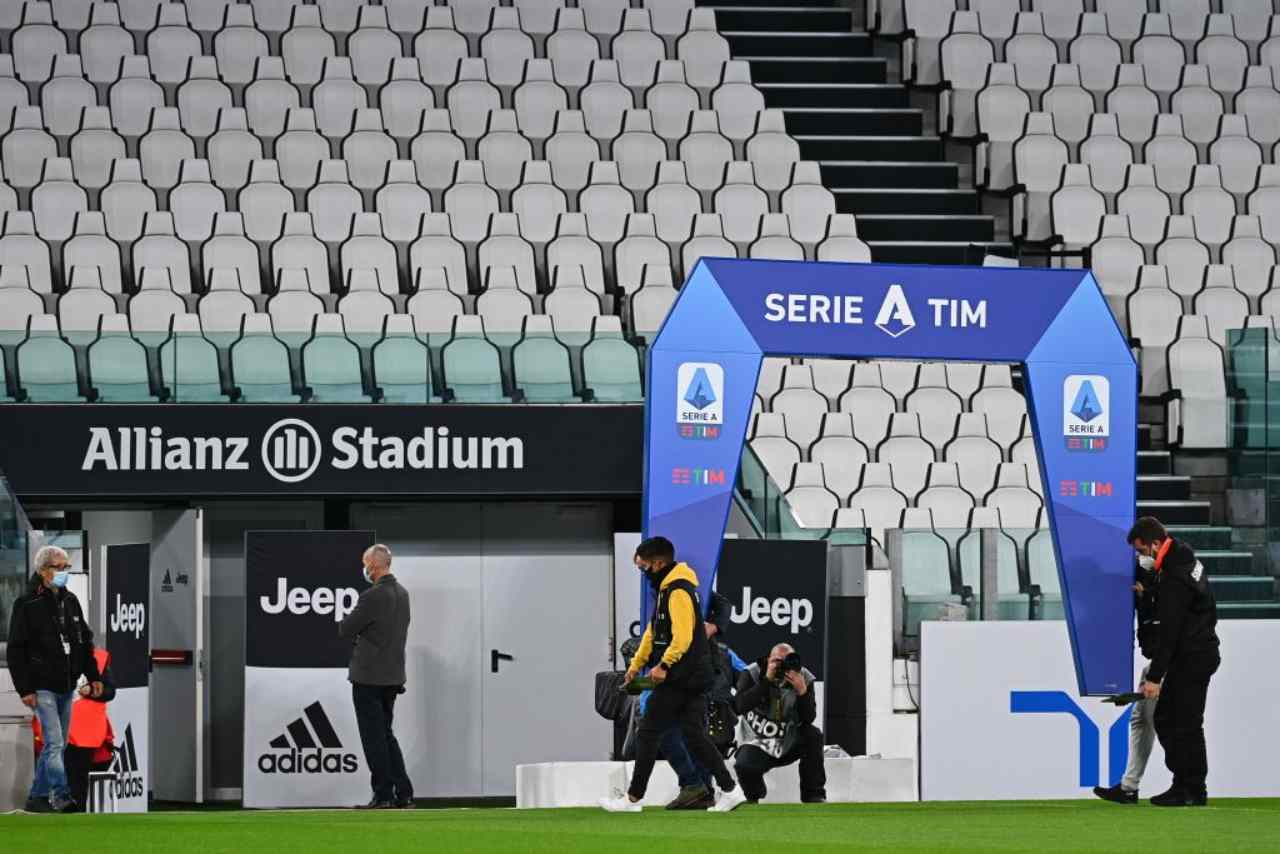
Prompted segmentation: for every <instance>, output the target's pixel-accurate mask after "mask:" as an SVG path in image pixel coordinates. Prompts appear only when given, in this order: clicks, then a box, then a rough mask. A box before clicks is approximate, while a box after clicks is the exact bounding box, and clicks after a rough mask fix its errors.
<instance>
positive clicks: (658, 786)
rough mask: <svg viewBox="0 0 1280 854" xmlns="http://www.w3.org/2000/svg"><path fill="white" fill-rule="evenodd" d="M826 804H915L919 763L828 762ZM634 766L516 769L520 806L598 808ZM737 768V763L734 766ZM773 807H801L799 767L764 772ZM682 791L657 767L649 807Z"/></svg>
mask: <svg viewBox="0 0 1280 854" xmlns="http://www.w3.org/2000/svg"><path fill="white" fill-rule="evenodd" d="M825 764H826V770H827V801H828V802H830V803H855V802H856V803H889V802H903V801H914V800H915V799H916V790H915V763H914V762H912V761H911V760H910V759H870V758H868V757H856V758H850V757H838V758H828V759H827V760H826V763H825ZM634 767H635V763H634V762H545V763H541V764H537V765H520V766H517V768H516V807H517V808H519V809H547V808H551V807H594V806H597V805H598V802H599V800H600V798H602V797H609V796H610V795H612V794H613V793H614V791H615V790H616V791H619V792H621V791H625V790H626V788H627V786H628V784H629V783H630V782H631V771H632V769H633V768H634ZM730 767H732V762H730ZM764 779H765V783H766V785H767V786H768V787H769V794H768V797H766V798H765V800H764V802H765V803H769V804H798V803H800V763H798V762H796V763H792V764H791V765H788V766H785V767H783V768H775V769H774V770H772V771H769V772H768V773H767V774H765V778H764ZM679 792H680V783H679V781H677V780H676V775H675V773H674V772H673V771H672V770H671V766H670V765H668V764H667V763H666V762H659V763H658V764H657V765H655V766H654V768H653V776H652V777H651V778H650V779H649V788H648V790H647V791H646V792H645V797H644V801H643V802H642V803H643V804H644V805H645V806H646V807H662V806H664V805H665V804H667V803H669V802H670V801H672V800H673V799H674V798H675V796H676V795H677V794H679Z"/></svg>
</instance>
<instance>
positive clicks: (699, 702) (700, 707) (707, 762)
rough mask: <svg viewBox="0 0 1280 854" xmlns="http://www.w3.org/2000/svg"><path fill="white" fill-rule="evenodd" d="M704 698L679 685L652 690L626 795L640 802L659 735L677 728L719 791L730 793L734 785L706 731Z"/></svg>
mask: <svg viewBox="0 0 1280 854" xmlns="http://www.w3.org/2000/svg"><path fill="white" fill-rule="evenodd" d="M706 718H707V698H706V696H705V695H704V694H703V693H702V692H701V691H697V692H696V693H695V692H691V691H686V690H685V689H684V688H682V687H680V686H678V685H667V684H662V685H659V686H658V687H657V688H654V689H653V693H652V694H651V695H650V696H649V702H648V704H646V706H645V710H644V717H643V718H642V719H641V720H640V730H639V732H637V733H636V767H635V770H634V771H633V772H632V773H631V788H630V789H629V790H628V792H629V794H630V795H631V796H632V797H633V798H636V799H637V800H639V799H640V798H643V797H644V793H645V790H646V789H648V788H649V776H650V775H651V774H653V763H654V762H656V761H657V759H658V745H659V742H660V741H661V740H662V735H663V733H665V732H666V731H667V730H669V729H671V728H672V727H679V729H680V733H681V734H682V735H683V736H684V743H685V745H686V746H687V747H688V748H689V752H690V753H691V754H693V758H694V759H695V760H697V761H698V763H699V764H701V765H702V767H703V768H706V769H707V770H709V771H710V772H711V775H712V776H713V777H715V780H716V783H718V784H719V785H720V788H721V790H722V791H725V792H731V791H733V789H734V787H735V786H736V785H737V784H736V783H734V781H733V775H732V774H730V773H729V769H728V768H726V767H725V765H724V759H723V758H722V757H721V756H720V751H718V750H716V746H715V745H714V744H712V743H711V738H710V736H708V735H707V729H706V725H705V723H706Z"/></svg>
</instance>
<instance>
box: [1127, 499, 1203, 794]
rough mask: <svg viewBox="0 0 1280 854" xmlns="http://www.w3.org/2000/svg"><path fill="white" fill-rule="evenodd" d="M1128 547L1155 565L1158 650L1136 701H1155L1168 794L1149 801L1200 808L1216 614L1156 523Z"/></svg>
mask: <svg viewBox="0 0 1280 854" xmlns="http://www.w3.org/2000/svg"><path fill="white" fill-rule="evenodd" d="M1129 543H1130V544H1131V545H1132V546H1133V548H1134V550H1135V551H1137V552H1138V554H1139V555H1140V556H1142V555H1145V556H1147V557H1150V558H1152V559H1153V560H1154V562H1155V564H1154V570H1155V577H1156V579H1157V587H1158V591H1159V592H1158V593H1157V600H1158V605H1157V609H1156V611H1157V614H1158V616H1159V619H1160V633H1159V637H1160V640H1159V643H1158V646H1157V648H1156V653H1155V657H1154V658H1153V659H1152V660H1151V666H1150V667H1149V668H1148V670H1147V676H1146V678H1145V679H1144V680H1143V682H1142V693H1143V695H1144V696H1145V697H1146V698H1147V699H1148V700H1156V699H1158V700H1159V703H1158V704H1157V705H1156V710H1155V725H1156V735H1157V736H1158V737H1159V739H1160V746H1161V747H1163V748H1164V758H1165V764H1166V765H1168V766H1169V770H1170V771H1171V772H1172V773H1173V786H1172V787H1171V788H1170V789H1169V791H1167V792H1165V793H1164V794H1162V795H1157V796H1156V797H1154V798H1152V799H1151V803H1153V804H1155V805H1156V806H1204V805H1205V804H1206V803H1207V802H1208V795H1207V790H1206V787H1205V778H1206V777H1207V776H1208V773H1209V762H1208V758H1207V757H1206V753H1205V741H1204V708H1205V701H1206V699H1207V698H1208V694H1209V680H1210V678H1211V677H1212V676H1213V674H1214V673H1215V672H1217V670H1218V665H1219V664H1220V663H1221V661H1222V659H1221V656H1220V654H1219V649H1218V647H1219V644H1218V633H1217V625H1218V609H1217V605H1216V604H1215V603H1214V599H1213V592H1212V591H1211V590H1210V589H1209V576H1208V573H1207V572H1206V571H1205V568H1204V565H1203V564H1202V563H1200V561H1199V560H1197V559H1196V553H1195V552H1194V551H1192V549H1191V547H1190V546H1188V545H1187V544H1186V543H1182V542H1179V541H1177V540H1175V539H1173V538H1172V537H1170V536H1169V534H1168V532H1167V531H1165V528H1164V525H1162V524H1161V523H1160V521H1159V520H1157V519H1154V518H1152V517H1150V516H1144V517H1143V518H1141V519H1139V520H1138V521H1137V522H1135V523H1134V525H1133V529H1132V530H1131V531H1130V532H1129Z"/></svg>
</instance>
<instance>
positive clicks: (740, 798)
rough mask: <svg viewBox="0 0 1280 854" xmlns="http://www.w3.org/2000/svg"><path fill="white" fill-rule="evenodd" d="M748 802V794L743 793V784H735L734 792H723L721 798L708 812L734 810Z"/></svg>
mask: <svg viewBox="0 0 1280 854" xmlns="http://www.w3.org/2000/svg"><path fill="white" fill-rule="evenodd" d="M746 802H747V796H746V795H745V794H743V792H742V786H734V787H733V791H732V792H721V793H720V800H718V801H716V805H715V806H713V807H711V808H710V809H708V810H707V812H733V811H734V810H736V809H737V808H738V807H740V806H742V805H743V804H745V803H746Z"/></svg>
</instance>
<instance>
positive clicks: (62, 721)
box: [8, 546, 103, 812]
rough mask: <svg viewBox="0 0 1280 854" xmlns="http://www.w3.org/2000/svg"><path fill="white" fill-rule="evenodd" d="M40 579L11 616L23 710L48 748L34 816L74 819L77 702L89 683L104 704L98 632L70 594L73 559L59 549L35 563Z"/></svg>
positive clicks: (32, 801)
mask: <svg viewBox="0 0 1280 854" xmlns="http://www.w3.org/2000/svg"><path fill="white" fill-rule="evenodd" d="M34 563H35V573H34V574H33V575H32V576H31V584H30V587H29V590H28V592H27V594H26V595H25V596H23V597H22V598H21V599H19V600H18V601H17V602H15V603H14V604H13V613H12V614H11V615H10V617H9V646H8V659H9V674H10V675H11V676H12V677H13V687H14V689H15V690H16V691H17V692H18V697H19V698H21V700H22V704H23V705H25V706H26V707H27V708H29V709H32V710H33V711H34V712H35V714H36V717H37V718H38V719H39V721H40V730H41V733H42V735H43V738H44V749H43V750H41V751H40V756H39V758H38V759H37V760H36V768H35V779H34V780H33V781H32V784H31V792H30V794H29V795H28V797H27V806H26V808H27V811H28V812H51V811H52V812H72V811H73V810H75V807H76V805H75V801H73V800H72V799H71V796H70V789H69V787H68V785H67V769H66V764H65V762H64V759H63V750H64V749H65V748H66V735H67V726H68V724H69V722H70V717H71V701H72V699H74V697H75V690H76V682H77V681H79V679H80V677H81V676H84V677H85V679H87V680H88V683H89V696H92V697H101V696H102V692H103V685H102V676H101V674H99V673H98V665H97V662H95V661H94V659H93V632H92V631H91V630H90V629H89V624H88V623H87V622H86V621H85V618H84V611H83V610H82V609H81V608H80V600H79V599H77V598H76V596H75V594H74V593H72V592H71V591H70V590H68V589H67V579H68V578H69V576H70V570H71V560H70V559H69V558H68V557H67V553H66V552H65V551H63V550H62V549H60V548H58V547H57V546H44V547H43V548H41V549H40V550H39V551H38V552H36V556H35V561H34Z"/></svg>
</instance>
